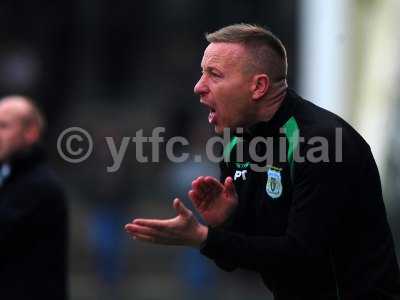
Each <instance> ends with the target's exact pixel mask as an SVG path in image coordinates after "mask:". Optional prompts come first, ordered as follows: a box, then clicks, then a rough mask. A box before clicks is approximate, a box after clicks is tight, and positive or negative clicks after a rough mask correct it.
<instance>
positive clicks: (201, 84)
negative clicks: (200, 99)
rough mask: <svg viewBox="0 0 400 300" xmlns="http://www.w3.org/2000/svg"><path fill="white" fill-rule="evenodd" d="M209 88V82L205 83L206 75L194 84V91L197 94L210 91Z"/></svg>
mask: <svg viewBox="0 0 400 300" xmlns="http://www.w3.org/2000/svg"><path fill="white" fill-rule="evenodd" d="M208 91H209V89H208V86H207V84H206V83H205V80H204V75H202V76H201V77H200V79H199V81H198V82H197V83H196V85H195V86H194V93H195V94H197V95H200V96H201V95H203V94H206V93H208Z"/></svg>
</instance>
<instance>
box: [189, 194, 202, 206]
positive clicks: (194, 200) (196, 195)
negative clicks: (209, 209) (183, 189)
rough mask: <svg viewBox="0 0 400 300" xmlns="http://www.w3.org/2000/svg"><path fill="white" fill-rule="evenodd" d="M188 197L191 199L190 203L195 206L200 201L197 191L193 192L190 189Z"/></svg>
mask: <svg viewBox="0 0 400 300" xmlns="http://www.w3.org/2000/svg"><path fill="white" fill-rule="evenodd" d="M188 196H189V199H190V200H192V203H193V204H194V206H195V207H196V208H197V207H198V206H199V205H200V203H201V198H200V197H199V193H198V192H197V193H196V192H195V191H194V190H190V191H189V192H188Z"/></svg>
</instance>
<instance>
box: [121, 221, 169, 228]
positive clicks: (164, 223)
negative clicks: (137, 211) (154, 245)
mask: <svg viewBox="0 0 400 300" xmlns="http://www.w3.org/2000/svg"><path fill="white" fill-rule="evenodd" d="M171 220H172V219H165V220H159V219H135V220H133V222H132V224H136V225H141V226H146V227H152V228H154V229H158V230H164V229H165V228H167V227H168V224H170V223H171ZM128 225H129V224H128Z"/></svg>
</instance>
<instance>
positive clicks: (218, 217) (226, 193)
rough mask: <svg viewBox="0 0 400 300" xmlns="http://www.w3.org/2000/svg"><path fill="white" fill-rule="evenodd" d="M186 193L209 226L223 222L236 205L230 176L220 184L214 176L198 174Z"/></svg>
mask: <svg viewBox="0 0 400 300" xmlns="http://www.w3.org/2000/svg"><path fill="white" fill-rule="evenodd" d="M188 195H189V198H190V199H191V200H192V202H193V204H194V207H195V208H196V209H197V211H198V212H199V213H200V214H201V216H202V217H203V219H204V221H205V222H206V223H207V225H211V226H218V225H221V224H223V223H224V222H225V221H226V220H227V219H228V218H229V216H230V215H231V214H232V213H233V211H234V210H235V208H236V206H237V205H238V196H237V193H236V189H235V185H234V184H233V179H232V177H227V178H226V179H225V182H224V184H221V183H220V182H219V181H218V180H217V179H215V178H214V177H211V176H206V177H204V176H200V177H198V178H196V179H195V180H194V181H192V189H191V190H190V191H189V193H188Z"/></svg>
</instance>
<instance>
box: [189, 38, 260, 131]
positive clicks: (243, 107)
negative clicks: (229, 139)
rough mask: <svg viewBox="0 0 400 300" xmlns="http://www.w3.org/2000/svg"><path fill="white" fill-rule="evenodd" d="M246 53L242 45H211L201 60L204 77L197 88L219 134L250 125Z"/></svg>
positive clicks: (249, 77)
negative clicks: (245, 69)
mask: <svg viewBox="0 0 400 300" xmlns="http://www.w3.org/2000/svg"><path fill="white" fill-rule="evenodd" d="M246 62H247V53H246V50H245V48H244V47H243V46H242V45H240V44H234V43H211V44H210V45H208V47H207V48H206V50H205V51H204V56H203V59H202V61H201V68H202V76H201V78H200V80H199V81H198V82H197V84H196V85H195V87H194V92H195V93H196V94H198V95H199V96H200V102H201V103H202V104H203V105H205V106H207V107H208V108H209V109H210V113H209V116H208V121H209V123H210V124H213V125H214V128H215V132H216V133H219V134H220V133H222V132H223V129H224V128H230V129H235V128H238V127H246V126H247V125H249V122H251V118H252V110H251V108H252V107H251V92H250V91H251V90H250V86H251V79H252V77H251V75H249V74H248V73H246V72H245V71H244V68H245V66H246Z"/></svg>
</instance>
